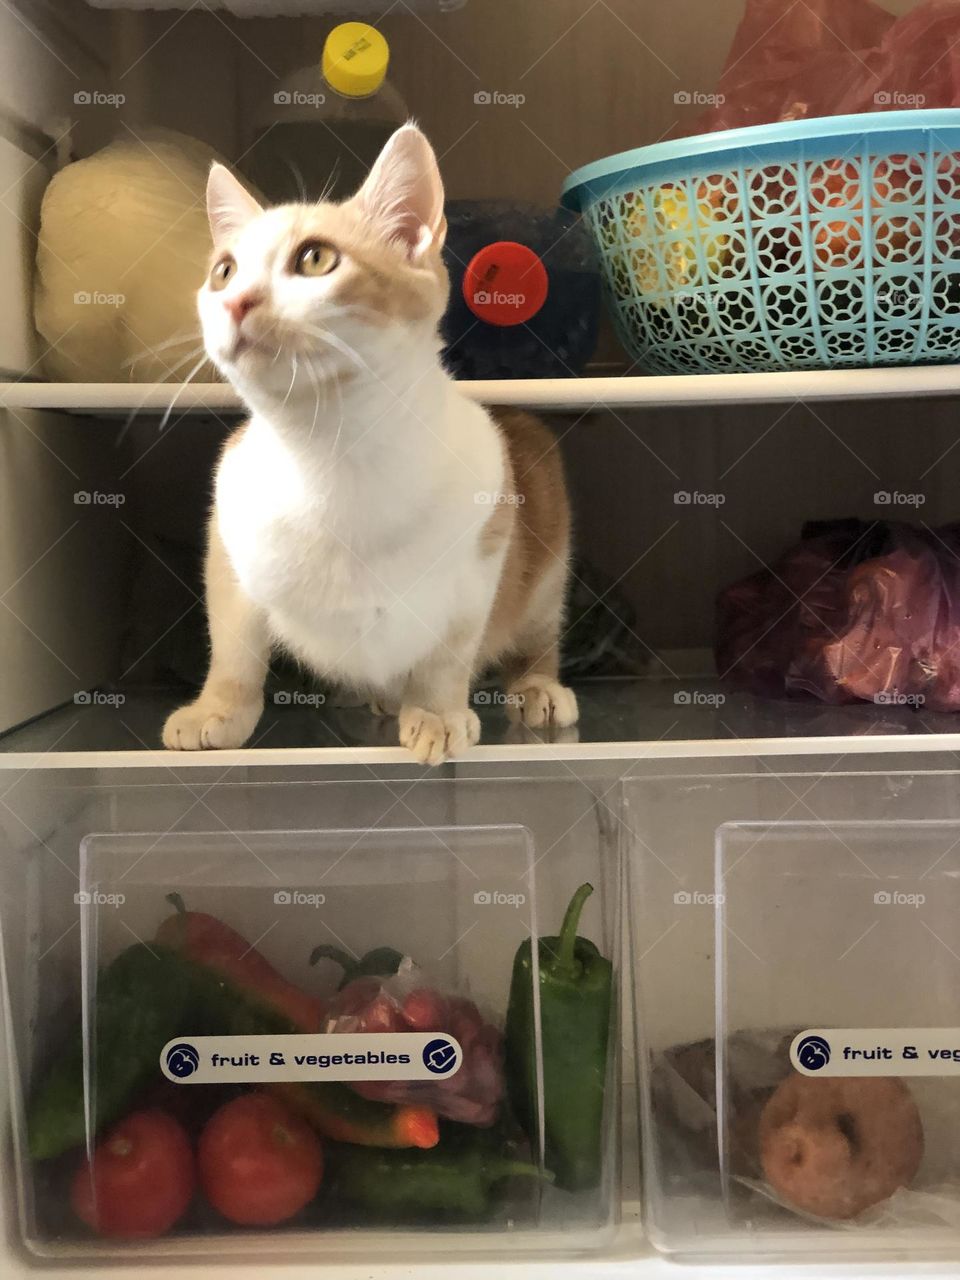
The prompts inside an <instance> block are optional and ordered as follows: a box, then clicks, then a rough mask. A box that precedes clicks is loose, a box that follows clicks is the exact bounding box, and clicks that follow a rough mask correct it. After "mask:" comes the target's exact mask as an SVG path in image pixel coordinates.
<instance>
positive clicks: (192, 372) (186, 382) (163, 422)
mask: <svg viewBox="0 0 960 1280" xmlns="http://www.w3.org/2000/svg"><path fill="white" fill-rule="evenodd" d="M206 362H207V354H206V352H204V353H203V358H202V359H200V360H198V361H197V363H196V364H195V365H194V366H193V368H192V369H191V370H190V372H189V373H188V374H187V376H186V378H184V380H183V382H181V383H180V386H179V387H178V388H177V393H176V395H175V396H174V397H173V399H172V400H171V401H170V403H169V404H168V405H167V411H166V413H165V414H164V415H163V417H162V418H161V419H160V426H159V427H158V428H157V430H158V431H162V430H163V429H164V427H165V426H166V425H167V423H168V422H169V421H170V415H171V413H173V410H174V408H175V406H176V403H177V401H178V400H179V399H180V396H181V395H182V394H183V389H184V387H186V386H188V385H189V383H191V382H192V381H193V379H194V377H195V375H196V374H198V373H199V372H200V370H201V369H202V368H203V366H204V365H205V364H206Z"/></svg>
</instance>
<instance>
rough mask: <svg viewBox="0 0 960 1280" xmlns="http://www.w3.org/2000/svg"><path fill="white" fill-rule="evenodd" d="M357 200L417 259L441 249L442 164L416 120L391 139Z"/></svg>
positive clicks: (443, 227)
mask: <svg viewBox="0 0 960 1280" xmlns="http://www.w3.org/2000/svg"><path fill="white" fill-rule="evenodd" d="M354 199H355V200H356V201H357V203H358V204H359V205H360V207H361V208H362V209H363V211H364V213H365V214H366V215H367V216H368V217H370V218H371V219H373V221H374V222H376V223H379V224H380V225H381V226H382V227H383V230H384V234H385V235H386V236H387V238H388V239H390V240H398V241H400V243H401V244H403V245H404V247H405V248H406V250H407V253H408V254H409V256H410V257H411V258H412V259H414V260H415V261H416V260H418V259H420V258H422V257H423V255H424V254H425V253H426V252H427V251H428V250H429V249H431V248H437V249H439V248H441V247H442V245H443V238H444V236H445V235H446V231H447V223H446V219H445V218H444V216H443V182H442V181H441V179H440V168H439V166H438V164H437V157H436V156H435V155H434V151H433V147H431V145H430V143H429V142H428V141H427V140H426V138H425V137H424V135H423V134H422V133H421V132H420V130H419V129H418V128H417V126H416V125H415V124H405V125H403V126H402V127H401V128H400V129H398V130H397V131H396V133H395V134H394V135H393V136H392V137H391V138H390V140H389V141H388V142H387V145H386V146H385V147H384V148H383V150H382V151H381V152H380V155H379V156H378V157H377V159H376V161H375V163H374V166H373V168H372V169H371V170H370V174H369V176H368V177H367V180H366V182H365V183H364V184H363V186H362V187H361V188H360V190H359V191H358V192H357V194H356V196H354Z"/></svg>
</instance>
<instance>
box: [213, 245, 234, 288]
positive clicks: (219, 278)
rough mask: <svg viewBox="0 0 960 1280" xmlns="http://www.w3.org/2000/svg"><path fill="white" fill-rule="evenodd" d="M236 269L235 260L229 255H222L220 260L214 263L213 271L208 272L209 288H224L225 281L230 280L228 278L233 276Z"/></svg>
mask: <svg viewBox="0 0 960 1280" xmlns="http://www.w3.org/2000/svg"><path fill="white" fill-rule="evenodd" d="M236 269H237V264H236V261H235V259H233V258H232V257H231V256H230V254H229V253H227V254H224V256H223V257H222V258H221V259H220V261H219V262H218V263H216V265H215V266H214V268H213V270H212V271H211V272H210V288H211V289H224V288H226V284H227V281H228V280H229V279H230V277H231V276H232V275H233V273H234V272H235V271H236Z"/></svg>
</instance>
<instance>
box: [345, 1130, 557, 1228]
mask: <svg viewBox="0 0 960 1280" xmlns="http://www.w3.org/2000/svg"><path fill="white" fill-rule="evenodd" d="M333 1164H334V1169H335V1173H334V1181H335V1185H336V1189H337V1192H338V1193H339V1194H340V1196H342V1198H343V1199H344V1200H346V1201H348V1202H349V1203H350V1204H353V1205H356V1206H357V1207H358V1208H361V1209H363V1210H364V1211H365V1212H366V1213H367V1214H369V1215H370V1216H372V1217H375V1218H383V1219H389V1220H391V1221H394V1222H411V1221H416V1222H419V1221H422V1220H428V1221H437V1220H449V1221H456V1222H479V1221H483V1219H484V1218H487V1217H489V1216H490V1214H491V1213H492V1211H493V1210H494V1208H495V1207H496V1204H497V1198H498V1196H497V1191H498V1186H499V1184H500V1183H502V1182H503V1181H504V1180H505V1179H507V1178H518V1177H519V1178H536V1179H538V1180H544V1179H545V1180H547V1181H549V1180H550V1175H549V1174H543V1173H541V1171H540V1170H539V1169H538V1168H537V1166H536V1165H534V1164H529V1163H527V1162H526V1161H523V1160H515V1159H511V1158H510V1157H509V1156H505V1155H502V1154H500V1153H498V1152H496V1151H492V1150H490V1149H488V1148H487V1147H486V1146H482V1145H477V1146H468V1145H463V1144H455V1145H453V1146H452V1147H449V1148H448V1147H446V1146H445V1145H441V1146H440V1147H437V1148H436V1149H435V1150H433V1151H378V1150H375V1149H373V1148H371V1147H341V1148H340V1149H339V1151H338V1153H337V1154H336V1156H335V1157H334V1161H333Z"/></svg>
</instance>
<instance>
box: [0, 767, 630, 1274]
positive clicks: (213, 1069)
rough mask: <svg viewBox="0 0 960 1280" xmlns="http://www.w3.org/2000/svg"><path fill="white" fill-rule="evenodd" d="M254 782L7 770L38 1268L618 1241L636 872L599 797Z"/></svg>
mask: <svg viewBox="0 0 960 1280" xmlns="http://www.w3.org/2000/svg"><path fill="white" fill-rule="evenodd" d="M228 773H229V771H228ZM284 775H285V776H287V777H289V776H290V771H289V770H288V771H284ZM257 776H258V775H257V771H255V770H250V771H248V772H247V773H246V774H245V780H243V781H237V782H234V781H231V780H229V778H225V777H224V771H223V770H222V769H211V770H210V771H209V772H208V771H206V770H193V771H191V773H190V776H189V782H187V783H182V784H181V783H180V782H179V781H177V780H176V779H175V778H173V776H172V774H171V773H170V772H168V771H166V770H156V771H148V770H143V771H141V770H132V769H127V770H121V771H117V772H116V773H114V774H89V775H86V776H85V775H83V774H82V773H80V772H78V771H77V772H74V771H64V772H62V773H58V772H54V771H50V772H44V771H42V770H36V771H33V772H32V773H28V774H25V775H22V776H21V777H20V778H19V780H17V781H15V782H14V784H13V786H12V787H9V789H8V790H7V792H6V801H5V803H6V805H9V806H11V807H12V809H13V812H11V811H10V810H7V809H5V810H4V814H5V818H6V819H7V822H6V829H5V836H6V845H7V847H6V849H5V851H4V858H3V860H2V863H0V869H2V886H0V925H2V931H3V958H4V971H5V998H6V1004H7V1009H8V1017H7V1025H6V1029H5V1036H6V1042H7V1043H6V1049H7V1054H8V1062H9V1068H10V1070H9V1074H10V1079H11V1090H10V1094H11V1097H10V1114H11V1118H12V1126H11V1128H12V1136H13V1143H12V1147H13V1154H12V1167H10V1168H8V1169H7V1170H6V1174H5V1177H4V1184H5V1189H6V1195H7V1197H9V1198H12V1196H13V1186H14V1184H16V1187H17V1195H18V1203H19V1214H18V1216H19V1234H20V1236H21V1239H22V1242H23V1244H25V1246H26V1249H27V1250H28V1251H29V1254H32V1255H33V1256H34V1257H35V1258H36V1260H37V1262H36V1265H38V1266H42V1265H44V1262H45V1260H49V1259H51V1258H60V1259H63V1260H68V1259H87V1260H89V1261H93V1260H95V1259H97V1258H100V1257H103V1258H107V1257H110V1258H120V1257H127V1258H131V1257H137V1258H141V1259H144V1260H145V1259H147V1258H157V1259H163V1260H170V1261H173V1260H175V1259H177V1258H181V1259H183V1258H187V1257H191V1258H206V1259H210V1260H214V1259H219V1258H224V1257H230V1256H234V1257H236V1258H237V1259H240V1258H244V1259H247V1260H249V1259H250V1258H255V1257H256V1256H257V1255H258V1254H259V1255H261V1256H262V1257H264V1258H267V1257H269V1258H271V1259H274V1260H275V1259H277V1258H278V1257H286V1256H290V1257H291V1258H295V1257H299V1258H301V1259H310V1260H311V1261H313V1260H316V1261H317V1262H318V1263H321V1262H331V1261H335V1260H337V1259H338V1258H340V1259H341V1260H342V1259H344V1258H347V1257H351V1256H352V1257H353V1258H354V1260H357V1261H363V1262H366V1261H373V1260H375V1259H379V1260H381V1261H382V1260H383V1258H384V1257H385V1256H386V1257H390V1256H394V1255H397V1254H400V1255H402V1253H403V1252H404V1251H411V1252H414V1253H417V1254H420V1255H423V1254H424V1253H427V1252H437V1251H438V1250H439V1251H442V1250H443V1249H445V1248H447V1249H450V1250H455V1251H456V1252H457V1254H458V1255H459V1256H469V1255H470V1253H471V1252H473V1251H476V1252H478V1253H482V1252H486V1253H490V1252H495V1251H497V1250H507V1249H508V1250H510V1251H511V1252H512V1253H514V1254H515V1253H516V1252H517V1251H518V1250H524V1249H528V1250H532V1251H541V1252H551V1251H554V1250H563V1251H567V1250H570V1249H586V1250H592V1249H598V1248H600V1247H601V1246H603V1245H604V1244H605V1242H606V1241H607V1240H608V1239H609V1238H610V1236H611V1234H612V1232H613V1230H614V1229H615V1226H616V1222H617V1218H618V1214H619V1206H620V1196H619V1132H620V1118H619V1054H618V1048H619V995H618V988H619V982H618V975H617V973H616V968H617V967H618V965H617V957H618V955H619V926H618V921H619V915H620V870H619V861H618V852H617V847H616V842H615V841H614V840H612V839H611V838H610V836H609V835H607V834H605V831H606V829H607V826H608V825H609V824H608V822H606V821H605V820H604V819H603V817H602V815H601V814H600V813H599V811H598V802H597V800H596V798H595V796H594V795H593V793H592V792H591V791H590V789H589V788H587V787H584V786H583V785H582V784H581V783H579V782H572V781H571V780H569V779H568V780H566V781H564V780H556V781H554V780H547V779H544V780H539V781H531V780H527V781H522V780H516V781H512V782H511V781H504V780H496V781H495V780H490V781H466V780H464V781H454V780H451V779H446V780H443V779H441V780H436V781H434V780H429V781H422V780H421V781H415V782H414V783H411V782H410V781H409V780H407V779H403V780H400V779H399V778H397V779H392V780H391V779H385V780H383V781H380V780H372V779H369V778H368V779H367V780H365V781H358V780H347V779H346V778H344V779H342V780H331V781H325V782H316V781H303V782H295V781H286V782H283V781H277V782H271V781H263V782H260V781H257ZM11 1247H12V1246H11Z"/></svg>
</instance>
